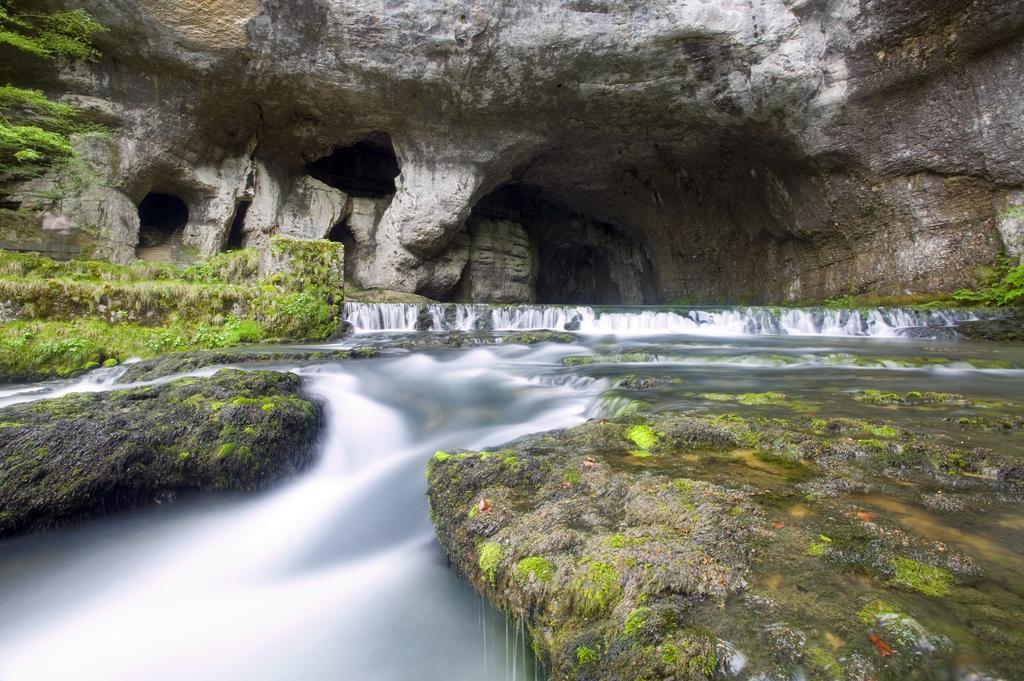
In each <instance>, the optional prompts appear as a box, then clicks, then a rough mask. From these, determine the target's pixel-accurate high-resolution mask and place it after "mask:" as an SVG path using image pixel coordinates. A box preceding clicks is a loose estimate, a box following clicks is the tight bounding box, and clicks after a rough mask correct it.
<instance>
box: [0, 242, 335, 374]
mask: <svg viewBox="0 0 1024 681" xmlns="http://www.w3.org/2000/svg"><path fill="white" fill-rule="evenodd" d="M256 263H257V253H256V251H254V250H245V251H234V252H231V253H226V254H222V255H220V256H216V257H214V258H212V259H211V260H210V261H208V262H207V263H203V264H202V265H197V266H194V267H190V268H187V269H185V270H181V269H179V268H177V267H175V266H174V265H170V264H166V263H147V262H136V263H133V264H131V265H114V264H111V263H107V262H90V261H83V260H72V261H67V262H58V261H55V260H52V259H50V258H47V257H45V256H41V255H34V254H31V255H26V254H14V253H9V252H6V251H2V250H0V300H4V301H16V303H17V305H18V308H19V313H18V314H19V316H20V318H21V319H22V320H23V321H19V322H14V323H10V324H3V325H0V375H3V376H6V377H7V378H8V379H9V380H12V379H18V380H33V379H37V378H42V377H45V376H51V375H59V376H68V375H72V374H75V373H78V372H80V371H83V370H86V369H88V368H90V367H91V366H93V365H94V364H96V365H98V364H102V363H104V362H110V361H112V362H115V363H116V362H123V361H125V360H127V359H129V358H133V357H138V358H143V359H145V358H148V357H153V356H154V355H157V354H161V353H166V352H171V351H178V350H204V349H215V348H224V347H229V346H232V345H237V344H239V343H254V342H260V341H266V340H268V339H274V338H295V339H300V338H301V339H306V338H309V339H323V338H327V337H328V336H330V335H331V334H332V333H334V331H335V330H336V329H337V325H338V318H339V315H340V309H339V307H338V306H337V304H336V303H335V302H334V301H335V300H340V286H339V287H338V288H337V289H335V291H333V292H332V291H325V290H321V289H311V290H309V291H303V292H298V293H296V292H291V291H282V290H280V289H278V288H277V287H276V286H271V285H266V284H261V283H259V282H258V281H257V280H256V279H255V276H256ZM230 282H237V283H230ZM339 283H340V282H339ZM34 320H38V321H34Z"/></svg>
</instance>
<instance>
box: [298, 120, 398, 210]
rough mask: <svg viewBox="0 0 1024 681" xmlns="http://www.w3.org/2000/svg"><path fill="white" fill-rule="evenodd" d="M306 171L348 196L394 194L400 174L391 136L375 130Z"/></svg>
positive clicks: (382, 196)
mask: <svg viewBox="0 0 1024 681" xmlns="http://www.w3.org/2000/svg"><path fill="white" fill-rule="evenodd" d="M306 171H307V172H308V173H309V174H310V175H311V176H312V177H314V178H315V179H317V180H320V181H321V182H323V183H324V184H326V185H329V186H331V187H334V188H335V189H340V190H341V191H343V192H345V193H346V194H348V195H349V196H358V197H366V198H384V197H388V196H391V195H393V194H394V193H395V178H397V177H398V175H399V173H401V167H400V166H399V165H398V156H396V155H395V148H394V145H393V144H392V143H391V136H390V135H388V134H387V133H384V132H379V133H373V134H371V135H369V136H367V137H366V138H364V139H363V140H361V141H359V142H356V143H355V144H353V145H352V146H348V147H338V148H336V149H334V151H332V152H331V153H330V154H329V155H327V156H324V157H323V158H319V159H317V160H316V161H313V162H312V163H309V164H307V166H306Z"/></svg>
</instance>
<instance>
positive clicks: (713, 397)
mask: <svg viewBox="0 0 1024 681" xmlns="http://www.w3.org/2000/svg"><path fill="white" fill-rule="evenodd" d="M701 397H702V398H704V399H705V400H710V401H712V402H732V401H733V400H734V399H736V396H735V395H729V394H726V393H701ZM677 650H678V648H677Z"/></svg>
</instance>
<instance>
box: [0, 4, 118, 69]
mask: <svg viewBox="0 0 1024 681" xmlns="http://www.w3.org/2000/svg"><path fill="white" fill-rule="evenodd" d="M22 4H24V3H18V2H13V1H12V0H3V1H2V2H0V45H9V46H11V47H13V48H14V49H16V50H20V51H22V52H28V53H29V54H33V55H36V56H38V57H56V56H63V57H70V58H72V59H84V60H94V59H97V58H98V57H99V52H98V51H97V50H96V48H95V47H93V44H92V39H93V36H94V35H95V34H97V33H99V32H100V31H103V30H104V28H103V26H102V25H100V24H99V23H97V22H96V20H95V19H93V18H92V16H91V15H90V14H89V13H88V12H86V11H85V10H84V9H75V10H63V11H55V12H44V13H40V14H37V13H28V12H25V11H23V10H21V9H19V6H20V5H22Z"/></svg>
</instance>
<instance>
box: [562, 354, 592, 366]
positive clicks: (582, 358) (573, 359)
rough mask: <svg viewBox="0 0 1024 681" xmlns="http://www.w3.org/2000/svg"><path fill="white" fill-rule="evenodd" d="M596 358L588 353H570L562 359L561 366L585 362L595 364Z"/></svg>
mask: <svg viewBox="0 0 1024 681" xmlns="http://www.w3.org/2000/svg"><path fill="white" fill-rule="evenodd" d="M596 363H597V358H596V357H590V356H588V355H570V356H568V357H566V358H564V359H563V360H562V366H567V367H579V366H585V365H587V364H596Z"/></svg>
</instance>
